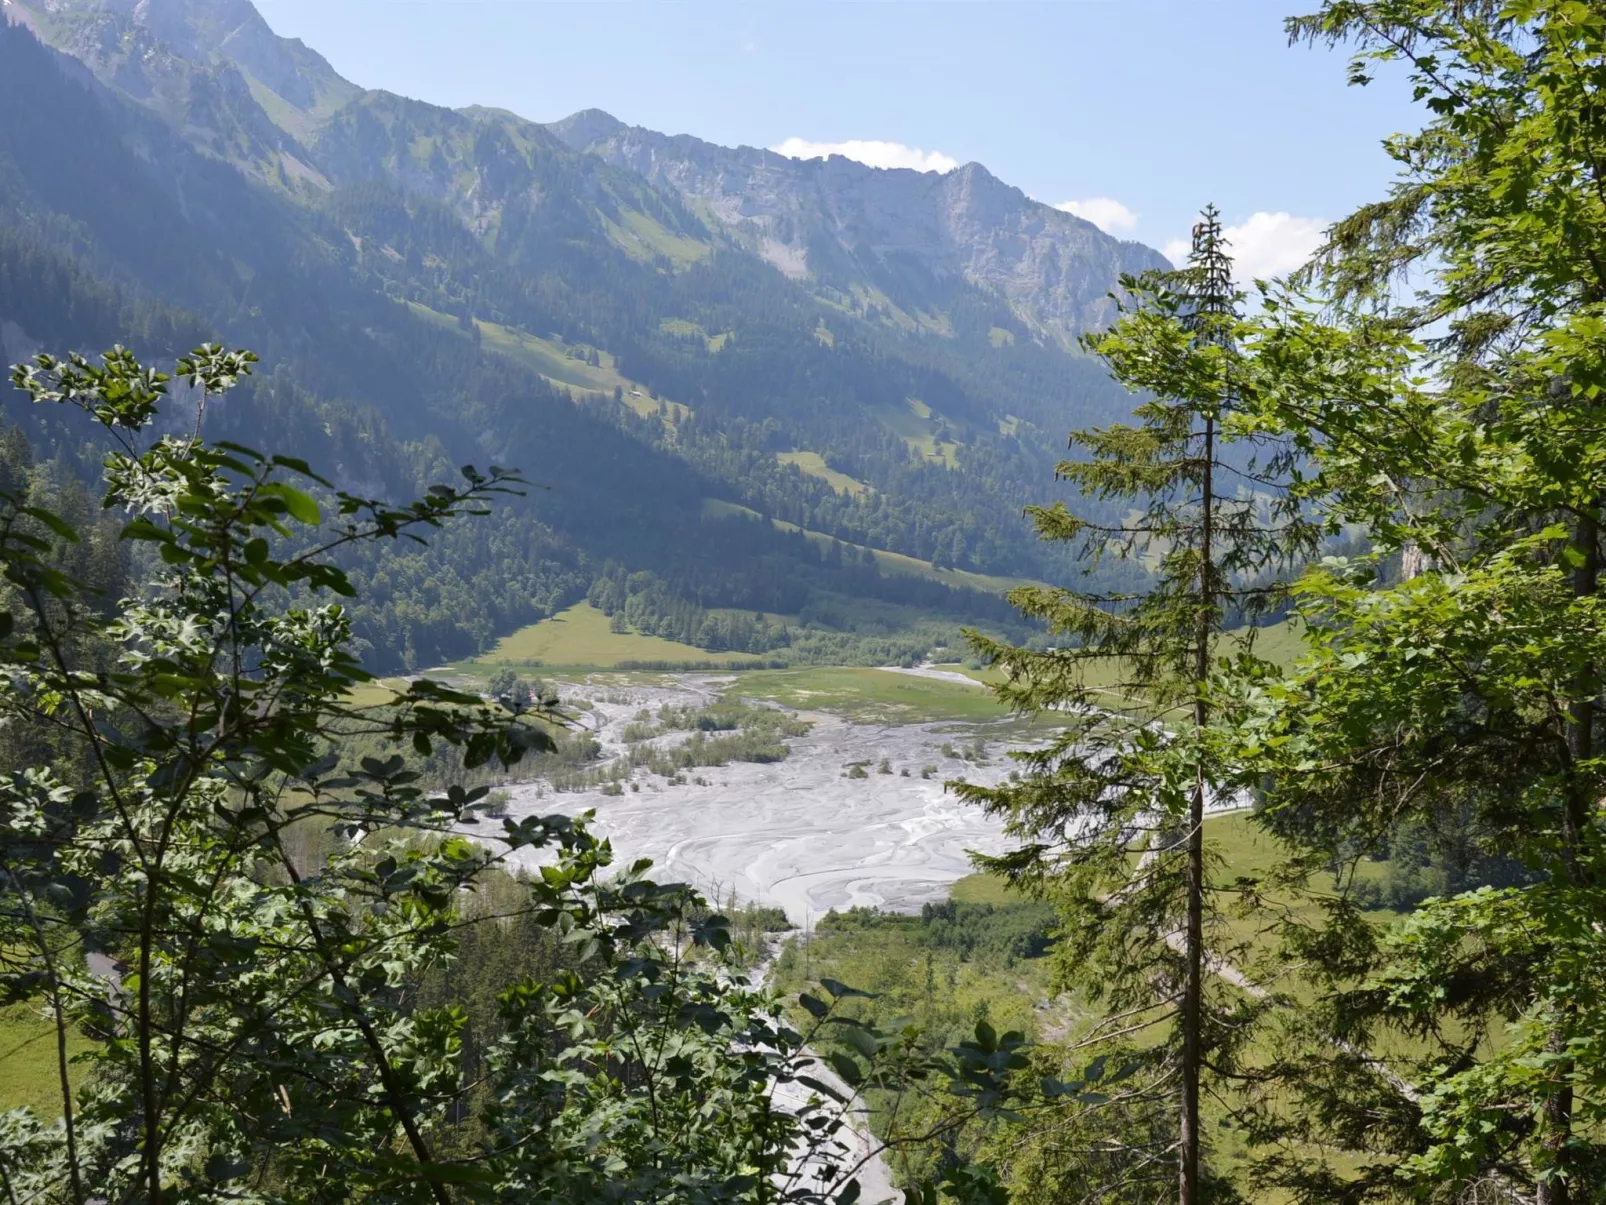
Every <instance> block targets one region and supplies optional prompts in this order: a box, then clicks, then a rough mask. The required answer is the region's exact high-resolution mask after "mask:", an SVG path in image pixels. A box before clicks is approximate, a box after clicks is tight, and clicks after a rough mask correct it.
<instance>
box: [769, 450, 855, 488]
mask: <svg viewBox="0 0 1606 1205" xmlns="http://www.w3.org/2000/svg"><path fill="white" fill-rule="evenodd" d="M775 459H776V460H779V461H780V462H781V463H782V464H794V465H796V466H797V467H798V468H799V469H800V470H802V471H803V472H804V473H806V474H807V475H808V476H810V477H818V478H819V479H820V480H822V481H824V482H826V483H828V484H829V485H830V487H831V488H832V489H834V490H835V491H836V492H837V493H839V494H848V495H851V496H852V497H854V498H857V497H858V496H859V495H860V494H867V493H871V492H872V491H871V489H870V487H869V486H868V485H866V484H865V483H864V482H862V481H859V480H857V479H856V478H853V477H849V476H848V475H847V474H846V473H839V472H837V471H836V470H835V469H833V468H832V467H831V466H830V465H828V464H826V463H825V457H823V456H821V455H820V454H819V453H818V452H777V453H775Z"/></svg>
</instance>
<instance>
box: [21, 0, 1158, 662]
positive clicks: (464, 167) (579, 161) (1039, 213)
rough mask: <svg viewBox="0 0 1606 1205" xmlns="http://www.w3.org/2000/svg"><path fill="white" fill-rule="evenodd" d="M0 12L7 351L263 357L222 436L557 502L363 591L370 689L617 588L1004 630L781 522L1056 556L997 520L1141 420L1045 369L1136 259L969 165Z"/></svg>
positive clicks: (396, 562)
mask: <svg viewBox="0 0 1606 1205" xmlns="http://www.w3.org/2000/svg"><path fill="white" fill-rule="evenodd" d="M3 3H4V8H3V12H4V14H5V17H6V22H5V24H4V26H3V27H0V256H5V257H7V258H6V261H5V262H6V265H7V267H6V272H5V275H4V277H3V278H0V334H3V338H4V350H5V352H6V357H7V359H8V361H15V360H17V359H19V358H20V357H21V356H23V355H26V354H28V353H29V352H31V351H32V350H34V349H36V348H40V347H49V348H51V349H57V350H59V349H61V348H64V347H77V348H82V349H88V350H93V349H98V348H99V347H101V346H103V345H104V344H106V343H108V342H110V341H112V340H113V339H123V340H125V341H134V342H138V343H140V344H141V350H142V351H144V352H145V353H146V354H149V355H156V356H171V355H173V354H175V353H176V352H178V351H180V350H183V347H184V345H185V344H186V343H187V342H189V341H193V340H195V339H197V338H200V337H203V336H205V337H212V338H217V339H220V340H223V341H226V342H229V343H232V344H237V345H242V346H249V347H252V348H253V349H255V350H257V351H258V352H260V353H261V354H262V357H263V363H262V365H261V369H260V371H259V374H258V376H257V377H256V378H255V379H254V385H253V387H252V388H250V389H249V390H243V391H241V392H240V393H239V394H237V395H235V398H234V399H231V403H230V406H229V408H228V409H227V411H226V412H223V413H220V414H218V415H216V416H214V417H210V418H209V419H208V422H209V423H213V422H215V423H217V424H219V426H220V427H222V428H224V429H226V431H227V433H228V434H229V435H230V436H231V437H232V438H236V439H239V440H241V441H242V442H245V443H261V444H265V445H270V446H272V447H273V449H274V450H279V451H291V452H294V453H295V454H298V455H302V456H304V457H306V458H307V459H308V460H309V461H311V462H312V463H314V464H315V465H317V466H319V467H321V468H324V469H326V470H327V471H328V472H329V473H330V474H331V475H332V477H333V479H334V480H335V481H336V482H337V484H339V485H341V486H344V487H357V488H362V489H365V490H368V491H373V492H380V493H386V494H389V495H394V496H401V495H405V494H409V493H412V492H416V491H417V490H418V489H420V488H423V487H424V486H426V485H427V484H428V483H429V482H430V481H433V480H439V479H441V477H442V476H443V475H445V474H449V473H451V472H452V471H453V466H456V465H459V464H463V463H470V462H472V463H478V464H481V465H483V464H486V463H491V462H494V463H501V464H511V465H516V466H518V467H519V468H520V469H521V470H523V471H524V473H525V475H526V476H527V477H528V478H529V479H530V480H531V481H533V482H537V483H539V484H540V485H541V486H543V487H546V488H542V489H538V490H535V491H532V492H531V494H530V496H529V497H527V498H525V499H523V500H516V501H514V502H512V503H511V504H510V505H509V506H508V508H507V514H506V516H505V522H502V523H499V524H497V525H496V526H495V528H494V529H483V530H482V529H475V530H474V531H473V532H472V533H470V532H459V531H455V530H454V531H449V532H446V533H444V534H443V535H442V536H441V537H439V538H438V539H437V541H436V542H435V544H434V545H433V546H432V547H431V548H430V549H429V550H428V551H426V552H419V553H416V554H414V555H411V556H408V557H402V558H392V559H389V560H387V561H386V562H385V565H384V568H383V569H381V568H379V567H378V566H377V565H376V566H375V567H374V568H373V570H372V572H373V573H374V574H375V578H374V580H373V582H372V583H371V584H370V588H369V589H367V590H365V596H366V597H368V598H369V599H371V600H372V602H371V607H372V613H371V614H368V615H365V617H364V626H363V634H364V636H365V638H367V639H368V640H369V641H370V644H371V650H370V655H371V656H373V657H374V658H375V660H376V664H378V665H380V666H382V667H385V668H390V667H393V666H399V665H414V664H418V663H420V662H427V661H432V660H436V659H439V658H444V657H450V656H458V655H463V654H465V653H469V652H473V651H476V650H477V649H479V648H481V647H483V646H484V645H485V644H486V643H487V642H488V641H490V640H491V639H493V638H494V637H495V636H496V635H498V634H500V633H501V632H504V631H506V630H508V629H509V628H511V627H514V626H517V625H518V624H521V623H525V622H530V621H531V620H533V619H536V618H539V617H541V616H542V615H544V614H547V613H549V612H550V610H551V609H552V608H553V607H556V606H561V605H566V604H567V603H568V602H571V601H573V600H574V599H576V598H578V597H580V596H582V595H583V594H584V593H585V591H586V590H587V588H588V587H589V586H590V584H591V583H592V582H594V581H597V580H598V579H599V578H601V577H603V576H606V575H610V574H612V575H617V574H618V573H620V572H621V571H625V572H651V573H652V574H654V575H655V576H654V582H653V583H652V585H651V589H650V593H651V594H652V596H653V597H662V598H664V599H666V600H667V599H674V600H678V602H677V603H676V606H677V608H678V611H677V613H679V614H682V615H684V614H685V613H686V606H687V605H690V606H692V607H694V608H714V609H717V608H745V609H751V610H763V611H768V612H772V613H782V614H787V615H797V614H799V613H802V612H804V611H805V610H806V609H807V608H808V607H809V605H810V603H811V602H815V601H819V600H821V599H830V598H837V599H840V598H847V599H879V600H881V601H882V602H886V603H893V604H902V605H906V606H909V607H913V608H917V609H918V610H919V612H920V613H923V614H929V615H933V616H940V617H948V618H950V619H953V620H959V619H966V620H977V619H982V620H986V619H1003V618H1004V617H1006V616H1007V615H1008V611H1007V609H1006V608H1004V607H1003V605H1002V604H1001V603H1000V602H999V601H998V600H997V599H995V598H993V597H990V596H985V595H982V594H979V593H977V592H974V591H956V590H953V589H949V588H948V587H945V586H941V585H938V584H935V583H933V582H930V581H922V580H919V579H916V578H911V577H895V576H885V575H883V574H881V573H878V572H877V571H876V569H875V568H874V566H873V565H869V564H867V563H865V562H864V560H863V558H861V557H859V556H857V555H855V554H853V552H852V550H851V549H849V555H848V556H846V557H845V558H844V557H843V556H842V555H841V553H840V551H839V550H838V549H836V548H831V547H826V548H824V549H823V550H822V548H821V546H820V545H819V543H818V542H817V541H810V540H808V539H806V538H805V537H804V536H803V535H802V534H800V533H798V532H796V531H795V530H791V529H792V528H803V529H806V530H809V531H814V532H823V533H826V534H827V535H830V536H834V537H837V538H838V539H840V540H841V541H843V542H844V543H845V544H846V545H861V546H865V547H869V548H877V549H884V550H888V551H891V552H897V553H903V554H906V555H908V556H911V557H915V558H919V559H921V560H928V561H931V562H933V563H935V564H936V565H939V566H944V565H946V566H954V567H959V568H964V569H970V570H975V571H978V572H982V573H988V574H994V575H1003V576H1013V577H1035V578H1047V579H1054V580H1063V579H1065V578H1066V576H1067V575H1068V574H1070V573H1072V572H1074V571H1075V565H1074V562H1073V561H1072V559H1071V556H1070V554H1068V553H1065V552H1055V551H1052V550H1045V549H1044V548H1042V547H1041V546H1039V544H1038V542H1037V541H1036V540H1035V539H1033V538H1032V536H1031V533H1030V531H1029V529H1028V528H1027V526H1026V524H1025V523H1024V521H1023V520H1022V518H1021V516H1020V508H1021V506H1022V505H1023V504H1024V503H1025V502H1027V501H1033V500H1039V499H1042V498H1043V497H1044V496H1045V495H1047V494H1048V493H1049V492H1050V490H1051V488H1052V486H1051V475H1052V465H1053V462H1054V460H1055V458H1056V456H1057V453H1058V450H1059V448H1060V447H1061V446H1062V444H1063V437H1064V432H1065V431H1066V430H1067V429H1068V428H1070V427H1072V426H1078V425H1088V424H1093V423H1101V422H1106V421H1109V420H1110V419H1112V418H1114V417H1116V416H1118V415H1120V414H1123V413H1125V412H1126V411H1127V410H1128V409H1129V407H1130V402H1129V400H1128V399H1127V398H1126V396H1125V395H1124V394H1123V393H1122V392H1121V390H1120V389H1118V388H1117V387H1116V386H1114V385H1113V384H1111V383H1110V382H1109V381H1108V380H1107V379H1106V378H1105V375H1104V372H1103V369H1102V367H1101V366H1099V365H1097V364H1095V363H1094V362H1093V361H1091V360H1089V359H1087V358H1084V357H1082V356H1080V355H1077V354H1075V353H1073V352H1069V351H1067V350H1066V346H1067V341H1068V340H1069V339H1070V337H1071V336H1072V335H1073V334H1074V333H1075V332H1076V331H1077V330H1079V329H1082V328H1084V327H1085V326H1086V325H1088V324H1091V323H1096V322H1099V321H1102V320H1103V319H1104V318H1105V317H1107V315H1108V312H1109V311H1108V307H1109V303H1108V301H1107V300H1106V299H1105V295H1106V294H1107V293H1108V292H1109V290H1110V289H1112V288H1114V287H1115V286H1116V284H1117V279H1118V275H1119V273H1120V272H1121V271H1125V270H1133V269H1141V268H1143V267H1147V266H1155V265H1158V264H1160V263H1162V262H1163V261H1161V260H1160V258H1159V257H1158V255H1157V254H1156V253H1154V252H1151V251H1148V250H1147V249H1146V248H1141V247H1138V246H1137V245H1135V244H1126V243H1120V242H1118V241H1117V240H1114V239H1110V238H1108V237H1107V236H1105V235H1103V234H1102V233H1101V232H1099V231H1098V230H1096V229H1095V228H1093V227H1092V226H1090V225H1088V224H1087V223H1084V222H1080V221H1079V220H1078V219H1075V218H1072V217H1070V216H1069V215H1065V214H1059V213H1057V212H1056V211H1053V210H1051V209H1047V208H1046V207H1043V206H1038V205H1036V204H1035V203H1033V202H1030V201H1028V200H1027V199H1026V198H1025V197H1024V196H1022V195H1021V194H1020V193H1019V192H1018V191H1016V190H1013V189H1010V188H1008V186H1006V185H1003V184H1001V183H1000V182H998V181H996V180H994V179H993V178H992V177H990V176H988V175H987V174H986V173H985V171H984V170H983V169H981V168H979V167H978V166H975V165H972V166H971V167H970V168H966V169H962V170H961V171H958V172H954V173H950V174H949V175H947V176H936V175H930V176H922V175H920V174H919V173H913V172H886V171H876V170H874V169H869V168H864V167H861V166H860V165H857V164H846V163H845V161H841V160H831V161H829V162H826V163H797V162H794V161H791V160H781V159H779V158H778V157H777V156H774V155H772V154H769V153H767V152H755V151H749V150H740V151H726V150H724V149H723V148H717V147H712V146H711V145H710V144H706V143H700V142H698V141H697V140H695V139H685V138H676V139H666V138H664V137H663V136H661V135H655V134H652V133H651V132H649V131H642V130H635V129H628V128H626V127H623V126H621V125H620V124H619V123H616V122H613V121H612V119H611V118H606V117H605V115H596V114H591V115H581V116H580V117H577V118H575V119H570V120H569V121H567V122H562V123H558V124H557V125H555V126H552V127H547V126H542V125H539V124H536V123H533V122H528V121H524V120H522V119H520V118H518V117H516V116H514V115H512V114H508V113H503V112H499V111H492V110H484V109H476V110H469V111H464V112H457V111H453V110H449V109H443V108H440V107H437V106H433V105H428V104H424V103H421V102H418V101H413V100H408V99H406V98H403V97H399V96H396V95H393V94H390V93H385V92H371V91H364V90H362V89H360V88H359V87H357V86H356V85H354V84H351V83H349V82H348V81H345V80H343V79H341V78H340V77H339V76H338V75H337V74H336V73H335V72H334V71H333V69H332V68H330V67H329V65H328V64H327V63H326V62H325V61H324V60H323V59H322V58H321V57H320V56H318V55H317V54H316V53H315V52H314V51H312V50H310V49H308V48H307V47H305V46H303V45H301V44H300V43H299V42H292V41H288V40H285V39H280V38H278V37H277V36H276V35H274V34H273V33H272V31H271V30H270V29H269V28H268V27H267V25H266V24H265V23H264V22H263V21H262V20H261V18H260V16H259V15H258V14H257V13H256V11H255V9H254V8H252V6H251V5H250V4H249V3H248V2H247V0H141V2H140V3H138V4H135V3H132V2H131V0H103V2H94V0H3ZM46 43H48V45H46ZM52 47H54V49H52ZM582 117H583V118H584V119H585V120H583V121H582V120H581V118H582ZM610 131H611V132H610ZM643 148H646V149H645V150H643ZM647 152H650V153H647ZM644 155H645V160H644V158H643V156H644ZM676 156H678V158H676ZM744 164H745V165H747V166H746V167H745V168H744V169H743V170H745V171H746V172H747V174H746V175H745V176H743V175H742V174H741V172H740V171H738V170H737V167H740V166H741V165H744ZM764 180H770V181H771V182H772V183H773V182H774V181H776V180H779V181H781V183H782V184H784V186H785V187H784V188H780V186H779V185H777V186H775V187H770V186H769V185H763V187H769V188H770V191H769V193H768V194H767V195H768V196H769V197H770V199H771V201H773V202H774V204H772V205H771V207H770V209H769V210H766V211H765V213H764V214H762V215H761V217H760V218H755V219H753V220H751V221H748V220H742V221H733V220H731V219H730V214H731V212H732V204H733V200H732V199H733V198H735V199H736V202H739V205H746V206H747V207H748V208H752V207H753V206H755V205H760V202H761V201H762V198H761V197H760V195H759V190H760V187H761V185H762V182H763V181H764ZM716 192H717V193H718V195H717V196H716V195H715V193H716ZM782 194H784V196H783V195H782ZM721 198H723V199H721ZM743 198H747V199H745V200H744V199H743ZM900 232H903V233H900ZM905 236H907V237H905ZM900 239H901V240H902V241H901V242H900V241H899V240H900ZM777 247H782V248H791V249H792V250H791V251H785V253H784V254H783V253H781V252H778V251H777ZM793 252H795V254H793ZM789 256H790V258H788V257H789ZM778 263H779V264H780V266H777V264H778ZM783 269H784V270H783ZM11 413H12V417H13V419H14V421H20V422H24V423H25V424H26V428H27V430H28V432H29V435H30V437H31V438H32V439H33V440H34V441H35V442H36V443H40V442H42V443H43V444H44V445H46V447H47V448H48V445H49V444H50V441H51V439H52V436H51V433H50V431H49V429H48V427H46V426H45V425H43V419H42V418H41V417H40V416H38V415H34V414H28V415H26V416H23V415H21V414H18V413H16V412H15V411H11ZM75 454H79V455H81V454H83V450H81V449H80V450H77V451H76V453H75ZM749 512H756V513H757V515H759V516H761V519H759V520H757V521H755V520H754V519H753V518H752V517H751V515H750V513H749ZM769 520H775V521H778V522H777V523H773V524H772V523H771V522H769ZM358 569H359V572H361V571H362V570H361V567H358ZM644 589H645V587H644ZM665 605H666V606H667V605H668V604H667V603H666V604H665ZM818 610H819V608H816V611H818ZM851 611H852V609H851V608H849V609H848V612H847V613H851ZM833 613H842V612H841V609H840V608H835V609H833ZM879 613H880V614H881V615H883V616H885V614H886V612H885V611H884V609H883V610H882V611H881V612H879ZM877 622H878V623H884V622H888V621H887V620H885V619H884V618H883V619H880V620H877ZM719 626H720V625H718V624H715V625H712V627H711V630H715V629H718V628H719ZM680 634H682V635H683V634H684V633H680ZM754 651H759V650H754Z"/></svg>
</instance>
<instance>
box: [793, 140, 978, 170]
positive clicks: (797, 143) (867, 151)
mask: <svg viewBox="0 0 1606 1205" xmlns="http://www.w3.org/2000/svg"><path fill="white" fill-rule="evenodd" d="M770 150H772V151H774V152H776V153H777V154H780V155H785V156H786V157H787V158H788V159H824V158H825V157H826V156H827V155H842V156H844V157H845V158H848V159H854V160H857V161H858V162H859V163H864V164H867V165H868V166H870V167H908V168H913V169H914V170H915V171H917V172H951V171H953V170H954V168H956V167H958V166H959V161H958V160H957V159H954V158H952V157H951V156H948V155H944V154H943V153H942V152H941V151H923V150H921V149H920V148H919V147H917V146H904V145H903V143H901V142H882V141H880V140H879V139H874V138H868V139H866V138H850V139H848V140H847V141H846V142H810V141H809V140H808V139H806V138H788V139H787V140H786V141H785V142H783V143H781V144H780V145H779V146H772V147H770Z"/></svg>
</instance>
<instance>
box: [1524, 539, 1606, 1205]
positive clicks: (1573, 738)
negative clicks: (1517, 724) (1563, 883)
mask: <svg viewBox="0 0 1606 1205" xmlns="http://www.w3.org/2000/svg"><path fill="white" fill-rule="evenodd" d="M1573 546H1574V548H1576V549H1577V551H1578V552H1579V554H1580V555H1581V556H1582V557H1583V560H1582V561H1581V563H1580V564H1579V565H1578V567H1577V568H1576V569H1574V570H1573V593H1574V594H1575V595H1576V596H1578V597H1579V598H1585V597H1588V596H1590V595H1592V594H1594V593H1595V592H1596V591H1597V590H1598V589H1599V588H1600V522H1599V520H1598V519H1597V518H1595V517H1594V516H1590V517H1588V518H1584V519H1580V520H1579V522H1578V529H1577V531H1576V533H1575V535H1574V540H1573ZM1599 690H1600V683H1599V681H1598V680H1597V679H1596V677H1595V675H1594V674H1592V673H1589V672H1587V671H1586V672H1585V673H1584V674H1582V675H1580V676H1579V679H1578V681H1577V682H1576V683H1575V684H1574V687H1573V697H1572V701H1571V702H1570V703H1569V704H1568V705H1567V719H1568V725H1567V754H1568V757H1567V760H1568V762H1569V764H1570V769H1571V772H1572V773H1571V777H1570V781H1569V782H1568V784H1567V790H1566V792H1565V793H1564V795H1563V800H1562V815H1561V858H1562V869H1563V871H1564V872H1565V874H1566V876H1567V882H1568V883H1569V884H1570V885H1571V886H1573V887H1582V886H1584V885H1585V882H1584V880H1585V876H1586V872H1585V870H1584V866H1583V859H1582V854H1583V845H1584V830H1585V828H1586V827H1587V826H1588V824H1589V803H1590V799H1589V797H1590V795H1591V793H1592V792H1591V790H1590V786H1589V783H1588V782H1586V781H1585V780H1584V778H1583V776H1582V775H1581V774H1580V772H1579V769H1578V768H1579V766H1581V765H1582V764H1583V763H1584V762H1586V761H1588V760H1589V758H1590V757H1592V756H1593V755H1594V748H1595V696H1596V694H1597V693H1598V692H1599ZM1573 1013H1574V1010H1573V1009H1572V1008H1568V1009H1567V1010H1565V1012H1564V1013H1563V1015H1562V1016H1560V1017H1558V1018H1557V1019H1556V1021H1555V1023H1554V1025H1553V1027H1552V1029H1551V1032H1550V1037H1549V1039H1548V1040H1547V1041H1546V1043H1545V1049H1546V1051H1547V1052H1549V1053H1551V1054H1563V1053H1565V1052H1566V1050H1567V1039H1568V1035H1569V1033H1570V1031H1571V1029H1572V1021H1573ZM1572 1072H1573V1066H1572V1063H1571V1061H1570V1060H1563V1061H1560V1062H1558V1063H1556V1064H1555V1071H1554V1073H1553V1074H1554V1075H1555V1077H1556V1079H1555V1083H1554V1085H1553V1086H1552V1088H1551V1090H1550V1094H1549V1095H1548V1096H1547V1097H1546V1098H1545V1104H1544V1110H1543V1120H1542V1121H1541V1125H1542V1126H1543V1129H1544V1144H1545V1149H1546V1151H1547V1152H1548V1153H1549V1155H1550V1159H1551V1161H1552V1166H1553V1167H1556V1168H1558V1169H1560V1172H1561V1175H1560V1177H1558V1178H1556V1179H1552V1180H1547V1181H1545V1182H1544V1183H1542V1184H1540V1185H1539V1192H1538V1194H1537V1196H1536V1197H1535V1201H1536V1202H1537V1205H1571V1201H1572V1188H1571V1184H1570V1179H1569V1177H1568V1175H1567V1173H1568V1171H1569V1168H1568V1166H1567V1165H1568V1162H1569V1158H1568V1154H1567V1143H1568V1141H1569V1140H1570V1139H1571V1138H1572V1124H1573V1086H1572Z"/></svg>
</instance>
